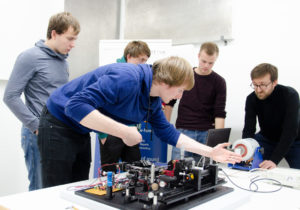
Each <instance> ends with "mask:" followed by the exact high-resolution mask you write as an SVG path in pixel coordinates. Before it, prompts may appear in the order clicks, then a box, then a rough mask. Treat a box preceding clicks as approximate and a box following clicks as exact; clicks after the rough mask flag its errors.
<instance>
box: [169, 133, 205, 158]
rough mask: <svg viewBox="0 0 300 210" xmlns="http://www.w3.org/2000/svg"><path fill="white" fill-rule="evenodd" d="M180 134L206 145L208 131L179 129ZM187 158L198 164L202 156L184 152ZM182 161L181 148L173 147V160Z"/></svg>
mask: <svg viewBox="0 0 300 210" xmlns="http://www.w3.org/2000/svg"><path fill="white" fill-rule="evenodd" d="M177 130H178V131H179V132H180V133H182V134H184V135H186V136H188V137H190V138H192V139H194V140H196V141H198V142H200V143H202V144H205V143H206V136H207V132H208V131H197V130H186V129H181V128H179V129H177ZM184 156H185V157H193V158H194V159H195V161H196V162H198V161H199V160H200V158H201V156H200V155H198V154H195V153H191V152H187V151H185V152H184ZM179 159H180V148H176V147H173V148H172V160H179Z"/></svg>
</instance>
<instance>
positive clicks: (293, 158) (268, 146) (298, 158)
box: [254, 133, 300, 169]
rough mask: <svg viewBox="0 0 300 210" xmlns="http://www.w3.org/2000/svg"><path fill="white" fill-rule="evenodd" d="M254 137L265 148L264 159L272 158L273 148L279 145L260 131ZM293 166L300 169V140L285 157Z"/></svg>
mask: <svg viewBox="0 0 300 210" xmlns="http://www.w3.org/2000/svg"><path fill="white" fill-rule="evenodd" d="M254 139H255V140H256V141H257V142H258V143H259V145H260V146H261V147H263V148H264V153H263V159H264V160H270V157H271V155H272V152H273V150H274V149H275V147H276V146H277V143H276V142H272V141H270V140H268V139H267V138H265V137H264V136H263V135H261V134H260V133H257V134H255V136H254ZM284 158H285V159H286V161H287V162H288V164H289V166H290V167H291V168H296V169H300V141H295V142H294V143H293V144H292V145H291V147H290V150H289V151H288V153H287V154H286V155H285V157H284Z"/></svg>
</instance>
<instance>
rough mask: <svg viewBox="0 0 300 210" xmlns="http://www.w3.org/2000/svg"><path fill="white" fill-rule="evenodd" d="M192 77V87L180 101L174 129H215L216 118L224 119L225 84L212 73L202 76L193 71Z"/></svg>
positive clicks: (221, 78) (217, 75)
mask: <svg viewBox="0 0 300 210" xmlns="http://www.w3.org/2000/svg"><path fill="white" fill-rule="evenodd" d="M194 76H195V85H194V87H193V88H192V89H191V90H190V91H185V92H184V93H183V96H182V98H181V100H180V103H179V107H178V117H177V121H176V128H182V129H187V130H200V131H206V130H208V129H211V128H214V127H215V125H214V123H215V118H216V117H220V118H225V117H226V112H225V105H226V82H225V80H224V78H223V77H221V76H220V75H219V74H217V73H216V72H214V71H213V72H212V73H211V74H209V75H205V76H203V75H199V74H197V73H196V72H195V70H194Z"/></svg>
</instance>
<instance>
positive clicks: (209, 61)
mask: <svg viewBox="0 0 300 210" xmlns="http://www.w3.org/2000/svg"><path fill="white" fill-rule="evenodd" d="M218 55H219V48H218V46H217V45H216V44H215V43H212V42H206V43H203V44H202V45H201V48H200V51H199V54H198V60H199V65H198V67H196V68H194V76H195V85H194V87H193V88H192V89H191V90H190V91H185V92H184V93H183V96H182V98H181V100H180V103H179V107H178V117H177V120H176V128H177V129H178V130H179V131H180V132H181V133H183V134H185V135H187V136H189V137H191V138H193V139H195V140H197V141H198V142H201V143H204V144H205V143H206V142H205V141H206V136H207V131H208V130H209V129H212V128H224V124H225V117H226V112H225V105H226V82H225V80H224V78H223V77H221V76H220V75H219V74H217V73H216V72H214V71H213V70H212V67H213V66H214V64H215V62H216V60H217V58H218ZM185 156H189V157H194V158H195V160H196V161H198V160H199V159H200V156H199V155H195V154H193V153H189V152H185ZM179 158H180V149H178V148H175V147H173V150H172V159H179Z"/></svg>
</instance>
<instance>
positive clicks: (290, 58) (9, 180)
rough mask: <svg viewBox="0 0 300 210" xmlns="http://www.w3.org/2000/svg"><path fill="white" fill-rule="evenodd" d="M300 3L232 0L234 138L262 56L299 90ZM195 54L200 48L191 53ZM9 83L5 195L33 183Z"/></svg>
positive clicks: (221, 63) (1, 190)
mask: <svg viewBox="0 0 300 210" xmlns="http://www.w3.org/2000/svg"><path fill="white" fill-rule="evenodd" d="M299 8H300V7H299V3H298V0H263V1H262V0H234V1H233V12H234V14H233V21H234V22H233V32H234V34H233V38H234V41H233V42H231V43H229V45H228V46H221V49H220V56H219V59H218V61H217V63H216V65H215V68H214V69H215V71H216V72H218V73H220V74H221V75H222V76H224V78H225V79H226V81H227V89H228V100H227V108H226V109H227V119H226V126H227V127H232V135H231V140H235V139H238V138H240V137H241V130H242V127H243V118H244V104H245V98H246V96H247V95H248V94H249V93H250V92H251V91H252V89H250V87H249V84H250V82H251V81H250V76H249V74H250V71H251V70H252V69H253V67H254V66H255V65H257V64H259V63H261V62H270V63H272V64H274V65H276V66H277V67H278V69H279V83H281V84H284V85H289V86H292V87H294V88H295V89H296V90H297V91H298V92H300V85H299V82H298V80H299V73H298V72H299V71H300V63H299V61H298V59H297V58H298V57H299V53H298V51H299V49H300V39H299V37H300V31H299V20H300V14H298V13H297V12H298V11H299ZM212 27H213V26H212ZM5 33H8V32H5ZM19 39H22V36H19ZM12 41H13V40H12ZM35 41H36V40H33V41H32V43H34V42H35ZM197 50H198V47H197V49H195V52H196V51H197ZM195 58H197V57H196V53H195V57H194V58H190V59H191V60H194V59H195ZM1 59H2V57H1ZM193 64H194V65H195V63H193ZM5 85H6V81H0V99H1V100H0V113H1V118H0V126H1V132H0V139H1V141H0V166H1V175H0V186H1V187H0V196H2V195H7V194H11V193H16V192H22V191H26V190H27V185H28V182H27V178H26V176H27V172H26V170H25V164H24V158H23V152H22V150H21V147H20V126H21V124H20V123H19V121H18V120H17V119H16V118H15V117H14V116H13V115H12V114H11V112H10V111H9V110H8V109H7V108H6V106H5V105H4V104H3V102H2V98H3V91H4V88H5Z"/></svg>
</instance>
